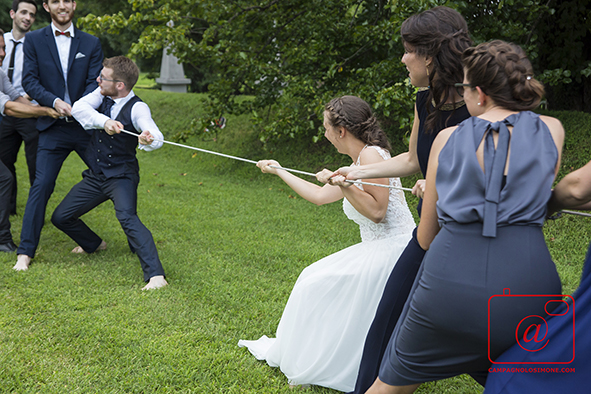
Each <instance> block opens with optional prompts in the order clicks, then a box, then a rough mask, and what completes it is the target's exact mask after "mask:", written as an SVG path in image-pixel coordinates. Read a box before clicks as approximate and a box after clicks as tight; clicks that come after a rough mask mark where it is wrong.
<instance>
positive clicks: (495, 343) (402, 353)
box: [379, 112, 561, 386]
mask: <svg viewBox="0 0 591 394" xmlns="http://www.w3.org/2000/svg"><path fill="white" fill-rule="evenodd" d="M509 126H513V131H512V133H510V132H509V130H508V127H509ZM493 133H499V139H498V146H497V147H496V149H495V146H494V142H493ZM483 138H484V163H485V165H484V167H485V171H484V172H483V171H482V169H481V167H480V165H479V163H478V160H477V157H476V153H475V152H476V150H477V148H478V146H479V144H480V143H481V141H482V140H483ZM509 147H510V158H509V168H508V172H507V176H506V178H505V177H504V176H503V174H504V171H505V162H506V159H507V155H508V150H509ZM557 160H558V151H557V149H556V146H555V144H554V141H553V139H552V136H551V134H550V131H549V130H548V127H547V126H546V124H545V123H544V122H542V121H541V120H540V119H539V116H538V115H536V114H534V113H531V112H521V113H518V114H514V115H511V116H509V117H508V118H507V119H505V120H504V121H502V122H496V123H492V124H491V123H490V122H488V121H485V120H483V119H480V118H476V117H473V118H469V119H467V120H466V121H464V122H462V123H461V124H460V126H459V127H458V128H457V129H456V130H455V131H454V133H453V134H452V135H451V136H450V138H449V140H448V142H447V144H446V145H445V147H444V148H443V149H442V151H441V153H440V156H439V166H438V171H437V192H438V195H439V201H438V202H437V211H438V216H439V221H440V225H441V230H440V232H439V234H437V236H436V237H435V239H434V240H433V242H432V243H431V246H430V249H429V251H428V252H427V253H426V255H425V258H424V260H423V264H422V266H421V271H420V272H419V275H418V276H417V279H416V280H415V283H414V285H413V290H412V291H411V297H409V299H408V301H407V303H406V305H405V307H404V311H403V313H402V315H401V319H400V320H399V321H398V324H397V326H396V328H395V330H394V333H393V336H392V339H391V341H390V343H389V345H388V348H387V350H386V352H385V355H384V358H383V360H382V364H381V368H380V374H379V376H380V379H381V380H382V381H383V382H385V383H387V384H390V385H397V386H398V385H409V384H414V383H420V382H426V381H431V380H439V379H445V378H448V377H452V376H455V375H459V374H463V373H469V374H471V375H472V376H473V377H474V378H475V379H476V380H478V381H479V382H480V383H482V384H484V382H485V380H486V375H487V371H488V368H489V367H490V364H491V361H490V360H491V359H492V360H494V359H495V358H497V357H498V356H499V355H500V354H501V353H502V352H503V351H505V350H506V349H508V348H509V347H510V346H512V345H513V344H514V343H515V341H516V339H515V338H516V330H517V331H518V332H517V335H521V334H523V332H524V331H525V328H526V327H521V328H519V322H520V321H521V320H522V319H523V318H524V317H525V316H528V315H534V314H535V315H541V316H546V312H545V305H546V302H547V301H553V300H556V299H559V297H557V296H554V297H552V296H547V297H546V296H545V295H559V294H560V291H561V283H560V279H559V277H558V274H557V272H556V267H555V266H554V263H553V262H552V259H551V257H550V253H549V252H548V249H547V247H546V244H545V241H544V235H543V233H542V227H541V226H542V224H543V221H544V218H545V214H546V203H547V201H548V199H549V197H550V194H551V187H552V182H553V179H554V169H555V166H556V163H557ZM507 289H508V290H507ZM503 294H505V295H506V296H503ZM517 295H522V296H520V297H517ZM523 295H527V296H523ZM489 300H490V301H491V302H490V308H489Z"/></svg>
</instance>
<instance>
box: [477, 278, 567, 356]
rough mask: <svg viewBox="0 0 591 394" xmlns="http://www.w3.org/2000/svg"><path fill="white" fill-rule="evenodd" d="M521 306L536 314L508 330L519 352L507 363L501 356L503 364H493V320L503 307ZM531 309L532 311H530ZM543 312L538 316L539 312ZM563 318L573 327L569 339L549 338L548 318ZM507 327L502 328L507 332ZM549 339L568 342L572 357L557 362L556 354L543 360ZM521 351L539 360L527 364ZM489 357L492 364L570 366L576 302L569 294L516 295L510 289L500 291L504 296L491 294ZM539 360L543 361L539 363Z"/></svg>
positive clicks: (500, 313) (494, 329)
mask: <svg viewBox="0 0 591 394" xmlns="http://www.w3.org/2000/svg"><path fill="white" fill-rule="evenodd" d="M515 303H522V304H523V305H524V309H525V310H537V311H538V313H537V314H536V313H532V314H530V315H526V316H524V317H523V318H521V320H519V322H518V323H517V324H516V325H515V326H514V327H509V329H511V330H513V332H514V333H515V340H516V341H517V344H518V345H519V347H520V348H521V349H512V350H516V351H515V352H514V353H513V354H515V360H507V359H506V357H504V359H503V361H502V362H498V361H495V360H494V359H493V358H495V357H493V355H491V338H493V337H494V336H495V331H496V330H497V328H495V327H494V326H495V319H496V318H499V316H502V315H503V313H502V311H503V310H504V308H503V305H505V306H507V305H509V304H511V305H515ZM530 308H531V309H530ZM542 310H543V311H544V313H541V311H542ZM550 317H551V318H552V319H553V320H554V319H566V320H567V321H568V324H569V326H570V325H572V337H571V336H570V335H569V337H568V338H565V337H561V338H552V339H551V338H550V336H549V335H548V334H549V330H548V319H549V318H550ZM506 329H507V327H503V330H506ZM550 340H560V341H568V344H567V345H568V348H571V346H570V345H571V343H572V354H570V353H569V354H568V355H566V356H564V359H561V360H557V359H556V358H555V357H556V356H555V355H550V354H548V357H547V358H545V357H544V353H543V352H544V349H545V348H546V345H548V343H549V342H550ZM523 352H528V353H536V352H539V354H538V355H537V357H536V360H538V361H531V362H527V361H524V360H527V356H526V355H525V354H524V353H523ZM488 358H489V360H490V361H491V362H492V363H493V364H569V363H571V362H572V361H573V360H574V359H575V300H574V299H573V298H572V297H571V296H569V295H562V294H515V295H512V294H511V291H510V289H503V294H499V295H493V296H491V297H490V298H489V299H488ZM539 360H542V361H539Z"/></svg>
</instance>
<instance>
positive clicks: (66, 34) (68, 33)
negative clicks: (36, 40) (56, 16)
mask: <svg viewBox="0 0 591 394" xmlns="http://www.w3.org/2000/svg"><path fill="white" fill-rule="evenodd" d="M55 36H56V37H58V36H66V37H70V32H69V31H59V30H56V31H55Z"/></svg>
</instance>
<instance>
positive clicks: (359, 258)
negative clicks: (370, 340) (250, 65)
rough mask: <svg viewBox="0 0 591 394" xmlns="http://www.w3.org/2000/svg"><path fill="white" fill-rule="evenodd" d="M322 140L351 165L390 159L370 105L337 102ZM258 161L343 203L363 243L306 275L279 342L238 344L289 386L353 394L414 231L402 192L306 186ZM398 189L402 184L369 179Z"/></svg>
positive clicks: (335, 183)
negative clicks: (390, 282)
mask: <svg viewBox="0 0 591 394" xmlns="http://www.w3.org/2000/svg"><path fill="white" fill-rule="evenodd" d="M324 127H325V129H326V132H325V134H324V135H325V137H326V138H327V139H328V140H329V141H330V142H331V143H332V144H333V145H334V146H335V148H337V150H338V151H339V152H340V153H343V154H346V155H349V156H350V157H351V159H352V160H353V163H354V164H353V165H364V164H371V163H376V162H379V161H383V160H387V159H389V158H390V153H389V152H388V150H387V149H389V148H390V144H389V143H388V140H387V137H386V135H385V134H384V132H383V131H382V130H381V129H380V127H379V125H378V123H377V120H376V119H375V117H374V116H373V115H372V113H371V108H370V106H369V105H368V104H367V103H366V102H365V101H363V100H362V99H360V98H358V97H355V96H343V97H340V98H336V99H333V100H332V101H331V102H330V103H329V104H327V105H326V107H325V111H324ZM271 165H272V166H278V167H279V163H277V162H276V161H273V160H263V161H260V162H259V163H258V164H257V166H259V167H260V168H261V170H262V171H263V172H266V173H272V174H276V175H278V176H280V177H281V179H283V180H284V181H285V182H286V183H287V184H288V185H289V186H290V187H291V188H292V189H293V190H294V191H295V192H297V193H298V194H299V195H300V196H302V197H303V198H305V199H306V200H308V201H310V202H313V203H315V204H317V205H322V204H327V203H331V202H334V201H337V200H340V199H343V210H344V211H345V214H346V215H347V217H348V218H349V219H351V220H353V221H355V223H357V224H358V225H359V229H360V232H361V241H362V242H361V243H358V244H356V245H353V246H350V247H348V248H346V249H344V250H341V251H340V252H337V253H334V254H332V255H330V256H327V257H325V258H323V259H321V260H319V261H317V262H316V263H314V264H312V265H310V266H308V267H307V268H306V269H304V270H303V271H302V273H301V274H300V276H299V278H298V280H297V281H296V283H295V285H294V288H293V291H292V293H291V295H290V296H289V300H288V301H287V305H286V306H285V309H284V311H283V315H282V317H281V321H280V322H279V326H278V327H277V332H276V338H268V337H267V336H263V337H261V338H260V339H259V340H254V341H246V340H240V341H239V342H238V346H244V347H247V348H248V350H249V351H250V352H251V353H252V354H253V355H254V356H255V357H256V358H257V359H259V360H266V361H267V363H268V364H269V365H270V366H273V367H280V369H281V371H282V372H283V373H284V374H285V376H287V378H288V381H289V384H290V385H308V384H314V385H319V386H324V387H330V388H333V389H336V390H340V391H351V390H353V388H354V386H355V379H356V377H357V370H358V369H359V363H360V360H361V353H362V350H363V345H364V342H365V337H366V334H367V331H368V330H369V326H370V324H371V322H372V320H373V316H374V314H375V311H376V308H377V305H378V302H379V301H380V298H381V296H382V292H383V289H384V286H385V284H386V280H387V279H388V276H389V275H390V272H391V271H392V268H393V267H394V264H395V263H396V261H397V260H398V257H399V255H400V253H402V251H403V250H404V248H405V247H406V245H407V244H408V241H409V240H410V238H411V232H412V230H413V229H414V228H415V223H414V220H413V217H412V215H411V213H410V211H409V209H408V206H407V204H406V200H405V198H404V194H403V192H402V191H401V190H399V189H395V188H390V189H388V188H384V187H378V186H368V185H352V184H351V183H348V182H344V178H343V177H338V178H336V177H335V178H332V179H328V176H329V175H330V174H332V172H331V171H328V170H323V171H321V172H319V173H318V174H316V178H317V179H318V180H319V181H320V182H322V183H326V184H325V185H324V186H323V187H320V186H318V185H315V184H313V183H310V182H307V181H305V180H303V179H301V178H299V177H297V176H295V175H292V174H291V173H289V172H287V171H285V170H278V169H275V168H272V167H269V166H271ZM365 181H367V182H372V183H380V184H384V185H386V184H389V185H390V186H398V187H400V186H401V184H400V180H399V179H398V178H390V179H387V178H382V179H368V180H365Z"/></svg>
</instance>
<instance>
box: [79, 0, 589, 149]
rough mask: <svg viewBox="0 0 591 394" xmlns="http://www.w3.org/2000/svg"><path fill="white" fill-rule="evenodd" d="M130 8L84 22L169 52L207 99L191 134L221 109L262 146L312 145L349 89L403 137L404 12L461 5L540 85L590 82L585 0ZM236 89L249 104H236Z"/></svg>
mask: <svg viewBox="0 0 591 394" xmlns="http://www.w3.org/2000/svg"><path fill="white" fill-rule="evenodd" d="M128 2H129V6H130V8H131V9H130V10H128V12H123V11H120V12H117V13H112V14H110V15H103V16H94V14H91V15H89V16H87V17H85V18H82V19H81V22H82V23H83V24H84V26H85V28H86V29H87V30H91V31H95V32H102V34H103V35H104V34H107V35H111V36H114V37H118V36H120V35H121V34H125V32H130V31H133V32H137V33H138V34H139V36H138V39H137V41H135V42H133V44H131V46H130V49H129V54H130V55H131V56H135V57H138V56H141V57H149V56H157V57H158V58H159V56H160V54H161V51H162V48H165V47H170V48H171V50H172V52H173V53H174V54H175V55H176V56H177V57H178V58H179V59H180V60H181V61H182V62H183V63H184V64H185V68H186V70H188V71H187V74H189V77H191V78H192V79H193V80H194V85H193V90H194V91H196V90H202V89H204V88H206V89H207V90H208V92H209V95H208V97H209V99H208V102H207V109H208V113H209V117H207V118H204V119H201V121H196V122H195V128H196V129H198V130H203V129H204V128H205V126H206V125H208V124H209V122H210V121H211V119H214V118H217V117H219V116H220V115H222V114H227V113H245V112H247V113H250V114H252V117H253V121H254V124H255V125H256V126H257V127H258V128H259V130H260V136H261V139H262V140H264V141H266V140H268V139H282V138H284V137H298V136H304V137H306V138H312V139H314V140H316V139H318V137H319V136H320V135H321V132H322V130H321V124H322V109H323V105H324V103H326V102H328V101H329V100H330V99H332V98H333V97H335V96H338V95H342V94H354V95H358V96H360V97H362V98H363V99H365V100H367V101H368V102H369V103H370V104H371V105H372V106H373V108H374V110H375V111H376V113H377V115H378V116H379V117H380V119H382V121H383V123H385V126H386V128H387V129H390V130H392V131H393V132H396V131H397V130H401V132H402V134H403V133H404V132H407V131H408V130H409V128H410V118H411V117H412V106H413V102H412V93H413V88H412V87H411V86H409V85H408V82H407V81H406V76H407V73H406V70H405V67H404V66H403V65H402V64H401V63H400V57H401V56H402V54H403V48H402V45H401V43H400V40H399V31H398V30H399V28H400V25H401V23H402V21H403V20H404V19H406V18H407V17H408V16H409V15H411V14H414V13H417V12H420V11H422V10H424V9H427V8H431V7H433V6H437V5H447V6H451V7H453V8H456V9H458V11H460V12H461V13H462V14H463V15H464V16H465V17H466V19H467V20H468V22H469V26H470V29H471V32H472V35H473V37H474V38H475V40H476V41H477V42H481V41H486V40H490V39H493V38H501V39H505V40H508V41H513V42H516V43H519V44H521V45H522V46H524V48H525V49H526V50H527V52H528V53H529V55H530V57H531V58H532V59H533V62H534V66H535V68H536V72H537V74H538V75H539V76H540V77H541V79H543V80H545V81H546V82H547V83H549V84H554V85H555V86H572V83H571V82H573V81H574V82H577V83H579V86H581V88H582V89H586V86H589V83H588V81H589V74H591V68H590V65H589V37H590V36H589V31H590V30H591V28H590V25H589V23H590V22H589V21H590V18H589V8H591V7H588V5H589V2H591V0H577V1H574V0H570V1H567V0H543V1H542V0H539V1H534V0H488V1H476V0H464V1H442V0H412V1H411V0H281V1H279V0H172V1H170V0H167V1H164V0H128ZM170 22H172V23H170ZM569 83H571V84H570V85H568V84H569ZM565 84H567V85H565ZM245 94H247V95H250V96H252V97H253V99H252V100H236V98H237V96H239V95H245ZM583 96H584V94H583ZM581 103H582V104H583V103H584V100H582V101H581ZM553 105H554V103H551V104H550V106H553ZM590 106H591V104H590ZM397 134H400V131H398V132H397ZM391 136H392V134H391Z"/></svg>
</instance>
